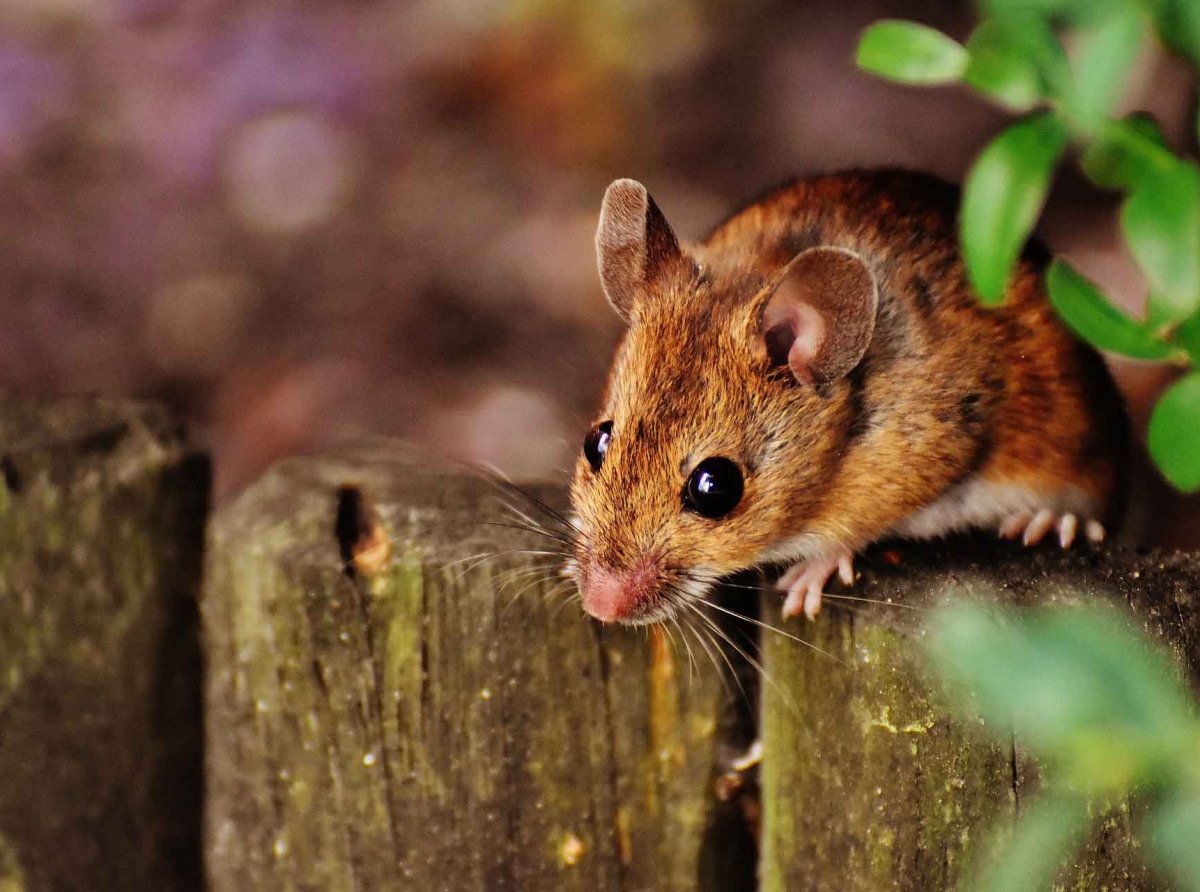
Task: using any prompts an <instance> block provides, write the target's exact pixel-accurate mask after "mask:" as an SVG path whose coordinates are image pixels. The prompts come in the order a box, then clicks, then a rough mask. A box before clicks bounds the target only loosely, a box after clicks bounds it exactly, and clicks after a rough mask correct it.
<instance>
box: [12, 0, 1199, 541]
mask: <svg viewBox="0 0 1200 892" xmlns="http://www.w3.org/2000/svg"><path fill="white" fill-rule="evenodd" d="M884 16H903V17H913V18H919V19H921V20H922V21H925V22H927V23H929V24H934V25H937V26H939V27H942V28H944V29H946V30H948V31H949V32H950V33H951V34H953V35H955V36H958V37H965V35H966V34H967V33H968V32H969V30H970V27H971V24H972V22H973V15H972V11H971V9H970V7H969V5H968V4H965V3H954V2H941V3H933V2H931V3H909V4H903V3H884V2H865V0H838V2H832V0H808V2H803V3H800V2H787V0H743V2H735V0H727V2H716V0H636V2H633V0H425V2H415V0H414V2H398V0H354V2H343V3H333V2H316V0H306V2H272V0H257V2H250V3H234V2H231V0H3V2H0V387H4V388H6V389H11V390H18V391H25V392H63V391H80V390H88V391H100V392H104V393H114V394H136V395H140V396H147V397H153V398H157V399H161V400H165V401H167V402H168V403H170V404H171V405H172V406H174V407H175V408H176V409H177V410H179V411H180V412H181V413H182V414H183V415H184V416H185V417H186V418H188V419H189V420H191V421H192V422H193V423H195V424H196V425H197V426H198V427H199V428H200V429H201V430H203V431H205V432H206V434H207V436H208V438H209V442H210V443H211V446H212V447H213V449H214V451H215V454H216V456H217V492H218V498H220V499H228V498H229V497H230V496H232V495H233V494H235V493H236V492H237V491H238V490H239V489H240V488H242V487H244V486H245V485H246V484H247V483H249V482H250V481H251V480H253V478H254V477H255V476H256V475H257V474H259V473H261V472H262V470H264V469H265V467H266V466H267V465H269V464H270V463H271V462H273V461H275V460H276V459H278V458H280V457H282V456H284V455H288V454H292V453H296V452H300V451H308V450H312V449H315V448H320V447H321V446H322V445H325V446H328V445H329V444H330V443H332V442H335V441H339V440H344V439H345V438H347V437H349V436H352V435H355V434H359V433H376V434H382V435H386V436H389V437H392V436H394V437H397V438H402V439H406V440H411V441H414V442H416V443H418V444H420V445H421V446H422V447H423V448H424V449H426V450H427V451H429V452H431V453H434V454H439V455H449V456H454V457H458V458H464V459H468V460H471V461H476V462H490V463H493V464H495V465H497V466H498V467H500V468H501V469H503V470H505V471H508V472H509V473H511V474H513V475H514V476H517V477H525V478H529V477H548V478H551V479H553V478H555V477H560V478H561V477H562V476H563V475H564V472H565V469H566V468H567V467H568V466H569V465H570V463H571V462H572V461H573V458H574V454H575V451H576V449H577V448H578V442H579V440H580V437H581V435H582V432H583V431H584V429H585V428H586V426H587V423H588V421H589V420H590V415H591V411H592V408H593V406H594V405H595V402H596V400H597V399H598V396H599V393H600V389H601V386H602V382H603V375H604V372H605V368H606V366H607V363H608V360H609V357H610V354H611V351H612V348H613V345H614V343H615V341H616V338H617V337H618V335H619V325H618V322H617V319H616V317H615V316H614V315H613V313H612V312H611V311H610V310H609V308H608V307H607V305H606V304H605V302H604V299H603V297H602V295H601V293H600V290H599V285H598V281H597V277H596V275H595V268H594V254H593V249H592V234H593V231H594V226H595V218H596V213H597V211H598V208H599V202H600V197H601V195H602V193H603V190H604V187H605V185H606V184H607V183H608V182H609V181H610V180H612V179H613V178H615V177H618V176H633V177H636V178H638V179H640V180H642V181H643V182H645V183H646V184H647V185H648V186H649V187H650V189H651V191H652V192H653V193H654V195H655V197H656V199H657V200H658V202H659V204H660V205H661V206H662V207H663V209H664V211H665V212H666V214H667V215H668V217H669V218H670V219H671V220H672V222H673V223H674V225H675V226H676V228H677V230H678V231H679V232H680V234H681V235H683V236H685V237H686V236H697V235H699V234H701V233H703V232H704V231H705V230H706V229H707V228H708V227H709V226H711V224H713V223H714V222H716V221H717V220H718V219H719V218H720V217H721V215H722V214H723V213H725V212H726V211H727V210H728V209H729V208H730V207H732V206H733V205H735V204H736V203H738V202H739V201H741V200H742V199H744V198H745V197H747V196H749V195H753V194H755V193H757V192H759V191H761V190H762V189H763V188H764V187H766V186H769V185H772V184H774V183H775V182H777V181H780V180H782V179H785V178H787V177H789V176H793V175H796V174H803V173H811V172H817V171H824V170H831V169H837V168H842V167H848V166H855V165H881V164H891V165H905V166H910V167H915V168H921V169H926V170H930V171H933V172H935V173H938V174H940V175H942V176H944V177H947V178H949V179H952V180H961V178H962V175H963V173H964V171H965V170H966V167H967V165H968V164H969V163H970V160H971V159H972V158H973V157H974V155H975V153H976V152H977V151H978V150H979V149H980V147H981V146H982V145H983V144H984V143H985V142H986V141H987V140H988V139H989V138H990V136H991V135H992V134H994V133H995V132H996V131H997V130H998V129H999V127H1001V126H1002V125H1003V123H1004V121H1005V120H1006V118H1005V116H1004V115H1003V114H1001V113H999V112H996V111H994V110H992V109H990V108H989V107H988V106H986V105H985V104H984V102H982V101H981V100H980V99H978V98H977V97H975V96H972V95H970V94H968V93H966V92H964V91H960V90H919V89H909V88H903V87H897V86H893V85H889V84H886V83H883V82H881V81H878V80H876V79H873V78H871V77H869V76H867V75H864V74H861V73H859V72H858V71H857V70H856V69H855V68H854V67H853V64H852V57H853V51H854V46H855V42H856V38H857V35H858V33H859V32H860V31H861V29H862V28H863V27H864V26H865V25H867V24H868V23H869V22H871V21H873V20H874V19H876V18H880V17H884ZM1127 104H1128V106H1129V108H1130V109H1133V108H1140V109H1146V110H1149V111H1151V112H1153V113H1154V114H1155V115H1156V116H1157V117H1158V118H1159V120H1160V121H1161V123H1162V124H1163V126H1164V128H1165V130H1166V133H1167V135H1168V139H1169V140H1170V141H1171V142H1172V145H1173V146H1174V147H1175V148H1177V149H1184V150H1187V151H1193V152H1194V151H1195V148H1196V147H1195V145H1194V139H1195V135H1194V131H1193V129H1192V127H1191V126H1190V125H1189V123H1188V115H1189V113H1191V112H1193V111H1194V109H1195V108H1196V85H1195V82H1194V80H1193V79H1192V77H1191V75H1190V73H1189V71H1188V70H1187V68H1186V67H1185V66H1184V65H1183V64H1181V63H1180V62H1179V61H1178V60H1175V59H1172V58H1170V57H1168V56H1165V55H1163V54H1161V53H1159V52H1155V51H1148V52H1147V53H1146V54H1145V56H1144V58H1143V60H1142V62H1141V64H1140V66H1139V69H1138V72H1137V75H1136V77H1135V79H1134V82H1133V83H1131V84H1130V91H1129V97H1128V103H1127ZM1114 208H1115V203H1114V200H1113V197H1112V196H1109V195H1105V194H1101V193H1098V192H1095V191H1093V190H1089V189H1088V188H1087V187H1086V186H1085V184H1084V183H1083V182H1082V181H1081V180H1080V179H1079V177H1077V176H1075V175H1073V174H1072V173H1070V171H1069V170H1068V171H1064V174H1063V176H1061V177H1060V182H1059V184H1058V186H1057V187H1056V192H1055V195H1054V196H1053V198H1052V202H1051V211H1050V213H1049V214H1048V216H1047V218H1046V220H1045V225H1044V227H1043V231H1044V233H1045V235H1046V237H1047V238H1048V240H1049V241H1050V243H1051V245H1052V246H1053V247H1054V248H1056V249H1057V250H1060V251H1063V252H1065V253H1067V254H1069V255H1070V256H1071V257H1072V258H1073V259H1074V260H1075V261H1076V262H1077V264H1078V265H1079V266H1080V267H1081V268H1082V269H1083V270H1084V271H1085V272H1087V273H1089V274H1090V275H1092V276H1093V277H1095V278H1096V279H1098V280H1099V281H1100V282H1101V283H1103V284H1104V285H1106V286H1107V287H1108V289H1109V291H1110V293H1112V294H1113V295H1114V296H1115V298H1116V299H1117V300H1119V301H1120V302H1121V303H1123V304H1124V305H1126V306H1127V307H1129V308H1132V309H1137V308H1138V307H1139V305H1140V303H1141V302H1142V300H1143V286H1142V284H1141V281H1140V279H1139V277H1138V276H1137V274H1136V271H1135V270H1134V268H1133V266H1132V264H1131V263H1130V261H1129V259H1128V257H1127V256H1126V255H1125V254H1124V253H1123V252H1122V251H1121V249H1120V241H1119V238H1118V235H1117V233H1116V229H1115V218H1114V216H1113V211H1114ZM1117 371H1118V374H1119V376H1120V379H1121V382H1122V385H1123V387H1124V388H1125V389H1126V391H1127V393H1128V395H1129V398H1130V403H1131V406H1132V408H1133V412H1134V415H1135V417H1136V418H1137V420H1138V424H1139V432H1140V431H1141V429H1142V428H1143V427H1144V419H1145V413H1146V411H1147V409H1148V406H1149V405H1150V403H1151V400H1152V398H1153V395H1154V394H1155V393H1156V392H1157V391H1158V390H1159V389H1161V387H1162V386H1163V384H1164V383H1165V381H1166V380H1167V379H1166V377H1165V375H1166V373H1165V372H1164V371H1163V370H1161V369H1159V368H1157V367H1154V366H1149V365H1140V364H1131V363H1125V364H1122V365H1120V366H1119V367H1118V368H1117ZM1144 497H1145V498H1149V499H1150V500H1152V503H1153V505H1154V508H1155V511H1154V513H1155V516H1156V519H1157V526H1156V529H1155V539H1156V540H1157V541H1163V542H1168V543H1171V544H1183V543H1190V544H1193V545H1194V544H1198V543H1200V524H1197V522H1196V517H1197V513H1198V512H1197V503H1196V502H1195V500H1191V502H1190V504H1189V503H1188V501H1187V500H1181V499H1178V498H1172V497H1168V496H1166V495H1165V494H1164V492H1163V491H1162V490H1161V489H1160V488H1159V487H1157V486H1153V485H1151V486H1150V487H1149V488H1148V489H1146V490H1145V493H1144Z"/></svg>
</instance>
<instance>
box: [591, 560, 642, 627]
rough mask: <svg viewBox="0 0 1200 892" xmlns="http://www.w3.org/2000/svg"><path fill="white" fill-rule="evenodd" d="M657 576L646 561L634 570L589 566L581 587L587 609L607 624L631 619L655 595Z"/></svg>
mask: <svg viewBox="0 0 1200 892" xmlns="http://www.w3.org/2000/svg"><path fill="white" fill-rule="evenodd" d="M657 575H658V574H657V573H656V572H655V571H654V570H653V568H651V567H650V566H648V565H647V564H646V563H644V562H643V563H641V564H639V565H638V566H637V567H635V568H634V569H632V570H617V571H613V570H609V569H607V568H605V567H589V568H587V570H586V571H585V573H584V575H583V580H582V583H581V585H580V593H581V594H582V595H583V609H584V610H585V611H586V612H587V613H588V614H589V615H591V616H594V617H595V618H596V619H598V620H600V622H603V623H611V622H618V621H620V620H627V619H630V618H631V617H633V616H636V615H637V614H638V613H639V612H641V609H642V608H644V606H645V602H646V601H647V599H648V598H649V597H650V596H651V595H653V593H654V587H655V581H656V579H657Z"/></svg>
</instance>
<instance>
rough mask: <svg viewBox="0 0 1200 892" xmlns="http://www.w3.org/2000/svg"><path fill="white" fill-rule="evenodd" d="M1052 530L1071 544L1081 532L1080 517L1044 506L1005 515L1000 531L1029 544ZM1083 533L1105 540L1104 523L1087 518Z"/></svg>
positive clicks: (1066, 545) (1003, 536) (1002, 535)
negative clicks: (1035, 509) (1033, 511)
mask: <svg viewBox="0 0 1200 892" xmlns="http://www.w3.org/2000/svg"><path fill="white" fill-rule="evenodd" d="M1051 530H1054V531H1055V533H1056V534H1057V536H1058V544H1059V545H1061V546H1062V547H1063V548H1070V547H1071V543H1073V542H1074V541H1075V536H1076V534H1077V533H1078V532H1079V518H1078V517H1077V516H1076V515H1074V514H1070V513H1067V514H1057V513H1055V512H1054V511H1051V510H1050V509H1049V508H1043V509H1042V510H1041V511H1038V512H1037V513H1036V514H1035V513H1032V512H1028V511H1024V512H1021V513H1019V514H1012V515H1010V516H1008V517H1006V518H1004V520H1003V521H1001V523H1000V529H999V531H998V532H999V533H1000V538H1001V539H1016V538H1017V537H1018V536H1019V537H1020V538H1021V541H1022V542H1024V543H1025V544H1026V545H1036V544H1037V543H1039V542H1041V541H1042V539H1044V538H1045V537H1046V534H1047V533H1049V532H1050V531H1051ZM1083 534H1084V536H1086V537H1087V539H1088V541H1089V542H1103V541H1104V536H1105V530H1104V524H1102V523H1100V521H1098V520H1085V521H1084V522H1083Z"/></svg>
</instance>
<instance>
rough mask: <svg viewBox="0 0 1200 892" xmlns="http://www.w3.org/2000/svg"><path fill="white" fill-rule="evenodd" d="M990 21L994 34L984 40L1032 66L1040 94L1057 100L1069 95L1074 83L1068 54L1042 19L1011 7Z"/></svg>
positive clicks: (1039, 16)
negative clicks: (1038, 81)
mask: <svg viewBox="0 0 1200 892" xmlns="http://www.w3.org/2000/svg"><path fill="white" fill-rule="evenodd" d="M991 21H992V24H991V29H994V34H992V35H990V36H989V37H988V38H987V39H988V40H989V41H993V40H994V41H996V42H997V43H1002V44H1003V45H1004V46H1005V47H1007V52H1008V53H1015V54H1017V55H1020V56H1021V57H1022V58H1024V59H1025V60H1026V61H1027V62H1028V63H1029V64H1030V65H1032V66H1033V67H1034V69H1035V70H1036V71H1037V73H1038V78H1039V79H1040V81H1041V84H1042V89H1041V92H1042V93H1044V94H1047V95H1049V96H1052V97H1055V98H1058V99H1068V98H1070V97H1071V96H1072V94H1073V91H1074V82H1073V77H1072V74H1071V64H1070V60H1069V59H1068V58H1067V51H1066V50H1065V49H1064V48H1063V44H1062V41H1061V40H1059V37H1058V35H1057V34H1056V33H1055V32H1054V29H1053V28H1052V27H1051V26H1050V23H1049V22H1048V21H1047V19H1046V18H1045V17H1044V16H1042V15H1039V14H1037V13H1035V12H1030V11H1028V10H1024V9H1020V8H1014V9H1012V10H1010V11H1006V12H1005V13H1004V14H1003V16H997V17H996V18H995V19H993V20H991ZM985 24H986V23H985Z"/></svg>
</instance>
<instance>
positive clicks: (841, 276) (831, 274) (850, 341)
mask: <svg viewBox="0 0 1200 892" xmlns="http://www.w3.org/2000/svg"><path fill="white" fill-rule="evenodd" d="M878 310H879V288H878V286H877V285H876V283H875V277H874V276H873V275H872V274H871V271H870V270H869V269H868V268H867V265H866V264H865V263H864V262H863V259H862V258H861V257H860V256H859V255H858V254H855V253H854V252H853V251H848V250H846V249H845V248H835V247H819V248H809V249H808V250H807V251H803V252H801V253H800V254H798V255H796V257H795V258H793V260H792V261H791V263H789V264H788V265H787V267H786V268H785V269H784V271H783V274H782V275H781V276H780V278H779V281H778V282H777V283H776V284H775V286H774V288H773V289H771V291H770V292H769V293H768V296H767V298H766V301H765V302H764V304H763V305H762V309H761V310H760V315H759V320H758V330H759V335H760V337H761V338H762V339H763V344H764V346H765V347H766V351H767V355H768V357H770V360H771V364H772V365H777V366H783V365H786V366H787V367H788V368H789V369H790V370H791V372H792V375H794V376H795V378H796V380H797V381H800V382H801V383H803V384H813V383H817V384H827V383H829V382H830V381H835V380H837V379H838V378H842V377H845V376H846V375H848V374H849V373H850V372H851V371H852V370H853V369H854V367H855V366H857V365H858V364H859V362H861V361H862V358H863V354H865V353H866V352H867V347H869V346H870V344H871V338H872V337H873V336H874V334H875V316H876V314H877V313H878Z"/></svg>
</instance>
